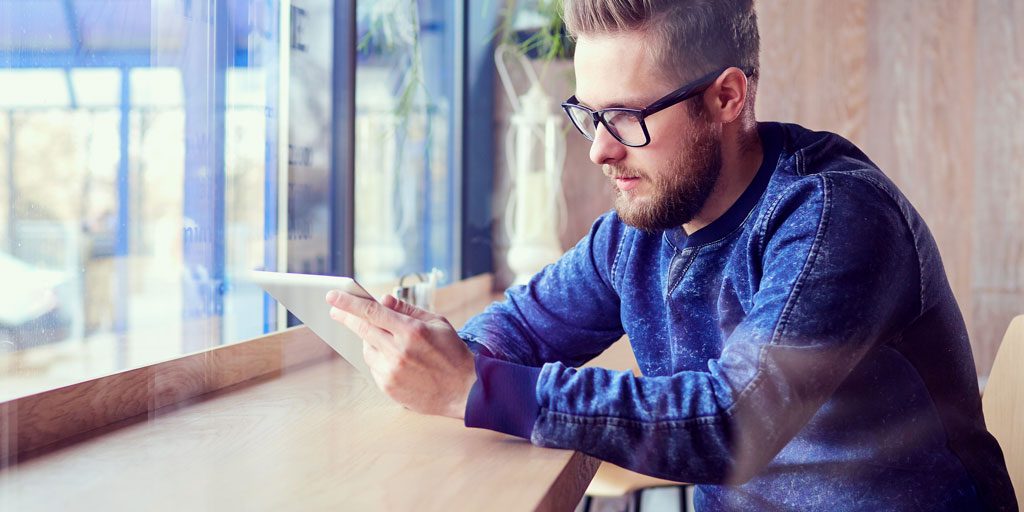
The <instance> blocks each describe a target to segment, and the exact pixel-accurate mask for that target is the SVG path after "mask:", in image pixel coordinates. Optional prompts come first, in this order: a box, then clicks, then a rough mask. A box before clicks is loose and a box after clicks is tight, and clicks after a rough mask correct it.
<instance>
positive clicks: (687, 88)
mask: <svg viewBox="0 0 1024 512" xmlns="http://www.w3.org/2000/svg"><path fill="white" fill-rule="evenodd" d="M730 67H731V66H730ZM727 69H729V68H728V67H726V68H722V69H720V70H718V71H715V72H714V73H709V74H707V75H705V76H702V77H700V78H698V79H697V80H694V81H693V82H690V83H688V84H686V85H684V86H682V87H680V88H678V89H676V90H674V91H672V92H670V93H668V94H666V95H665V96H662V98H661V99H659V100H658V101H655V102H654V103H651V104H650V105H648V106H647V108H643V109H635V108H605V109H601V110H591V109H589V108H587V107H584V106H583V105H580V100H578V99H576V96H572V97H571V98H569V99H567V100H565V103H562V110H565V114H566V115H568V116H569V119H570V120H572V124H573V125H574V126H575V127H576V129H577V130H579V131H580V133H582V134H583V136H584V137H586V138H587V139H588V140H591V141H593V140H594V137H595V136H596V135H597V124H598V123H601V124H603V125H604V127H605V129H607V130H608V133H610V134H612V137H615V140H617V141H619V142H621V143H623V144H625V145H627V146H629V147H631V148H639V147H642V146H646V145H648V144H650V143H651V134H650V133H649V132H648V131H647V123H645V122H644V118H646V117H647V116H650V115H653V114H655V113H657V112H661V111H662V110H665V109H666V108H668V107H671V106H672V105H675V104H677V103H681V102H683V101H686V100H688V99H690V98H692V97H694V96H696V95H698V94H700V93H702V92H704V91H706V90H707V88H708V87H711V84H713V83H715V80H717V79H718V77H719V76H721V74H722V73H725V71H726V70H727ZM739 69H740V70H742V71H743V74H745V75H747V76H748V77H749V76H753V75H754V72H755V70H754V69H753V68H746V67H741V68H739Z"/></svg>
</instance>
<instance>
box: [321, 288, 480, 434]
mask: <svg viewBox="0 0 1024 512" xmlns="http://www.w3.org/2000/svg"><path fill="white" fill-rule="evenodd" d="M326 299H327V303H328V304H330V305H331V306H332V307H331V318H333V319H334V320H335V321H337V322H339V323H341V324H344V325H345V327H348V328H349V329H351V330H352V331H353V332H355V333H356V335H358V336H359V337H360V338H361V339H362V340H363V358H364V359H365V360H366V364H367V366H369V367H370V373H371V374H372V375H373V379H374V380H375V381H376V382H377V386H378V387H380V389H381V390H382V391H384V393H385V394H386V395H388V396H390V397H391V398H392V399H393V400H395V401H396V402H398V403H400V404H402V405H403V406H405V407H407V408H409V409H411V410H413V411H416V412H419V413H423V414H434V415H442V416H449V417H452V418H460V419H461V418H462V417H463V416H464V414H465V410H466V400H467V398H468V397H469V390H470V388H472V387H473V383H474V382H476V369H475V367H474V363H473V354H472V353H471V352H470V351H469V348H467V347H466V345H465V343H463V342H462V340H461V339H460V338H459V336H458V334H456V332H455V329H454V328H452V326H451V324H450V323H448V320H447V319H445V318H444V317H442V316H440V315H435V314H433V313H430V312H428V311H424V310H422V309H420V308H417V307H415V306H413V305H411V304H409V303H406V302H403V301H401V300H398V299H396V298H395V297H392V296H390V295H388V296H386V297H384V300H383V301H382V302H381V303H377V302H374V301H371V300H367V299H362V298H359V297H356V296H354V295H350V294H348V293H343V292H338V291H331V292H330V293H328V294H327V297H326Z"/></svg>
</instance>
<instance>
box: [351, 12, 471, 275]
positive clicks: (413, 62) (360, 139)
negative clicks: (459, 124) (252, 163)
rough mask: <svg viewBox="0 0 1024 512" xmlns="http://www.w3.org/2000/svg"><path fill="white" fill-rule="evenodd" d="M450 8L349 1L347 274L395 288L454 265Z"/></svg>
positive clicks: (452, 26)
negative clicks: (354, 15)
mask: <svg viewBox="0 0 1024 512" xmlns="http://www.w3.org/2000/svg"><path fill="white" fill-rule="evenodd" d="M455 4H456V2H448V1H442V0H419V1H416V2H408V1H403V0H358V2H357V10H358V30H359V54H358V64H357V68H356V152H355V154H356V162H355V170H356V184H355V201H356V202H355V210H356V232H355V269H356V276H357V277H358V279H359V280H360V281H361V282H364V283H365V284H369V285H373V284H377V283H394V282H396V281H397V280H398V277H399V276H401V275H403V274H406V273H409V272H425V271H429V270H430V269H431V268H434V267H436V268H438V269H440V270H442V271H443V272H444V273H445V275H446V277H448V278H450V277H451V275H452V269H453V258H454V250H453V248H454V246H455V243H454V240H453V237H454V232H453V229H452V227H453V225H454V223H455V220H454V204H455V202H454V198H455V194H454V193H453V191H454V186H455V181H454V178H455V176H456V173H457V172H458V171H457V169H455V167H454V166H455V160H454V159H453V158H452V156H453V154H454V149H453V145H452V134H453V131H454V130H453V129H454V126H455V122H456V120H455V119H453V117H454V116H453V109H452V105H453V101H454V91H455V84H454V80H455V73H454V72H453V70H454V69H455V58H454V40H455V39H454V38H455V34H454V32H453V30H454V20H455V19H456V17H455V11H454V9H455Z"/></svg>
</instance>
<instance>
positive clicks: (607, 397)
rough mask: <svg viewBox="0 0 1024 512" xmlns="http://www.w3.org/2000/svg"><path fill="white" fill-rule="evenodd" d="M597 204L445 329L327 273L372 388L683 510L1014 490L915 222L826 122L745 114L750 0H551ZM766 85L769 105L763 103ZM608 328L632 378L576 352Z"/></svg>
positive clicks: (890, 506) (928, 243) (995, 502)
mask: <svg viewBox="0 0 1024 512" xmlns="http://www.w3.org/2000/svg"><path fill="white" fill-rule="evenodd" d="M565 21H566V25H567V27H568V29H569V31H570V33H571V34H572V36H573V37H574V38H576V51H575V57H574V60H575V71H576V94H575V95H574V96H573V97H571V98H569V99H568V100H567V101H566V102H565V103H564V104H563V109H564V110H565V112H566V114H567V115H568V117H569V119H570V120H571V121H572V122H573V124H574V126H575V127H576V128H577V129H578V130H579V132H580V133H581V134H582V135H583V136H585V137H586V138H587V139H589V140H591V141H592V146H591V149H590V159H591V160H592V161H593V162H594V163H595V164H596V165H598V166H600V167H601V168H602V169H603V171H604V174H605V175H607V176H608V177H609V179H610V180H611V181H612V183H613V184H614V186H615V187H616V189H617V198H616V201H615V208H614V210H613V211H610V212H608V213H607V214H605V215H603V216H601V217H600V218H599V219H597V221H596V222H595V223H594V225H593V227H592V229H591V230H590V233H589V235H587V236H586V237H585V238H584V239H583V240H581V241H580V242H579V243H578V244H577V245H576V246H575V247H574V248H573V249H572V250H570V251H568V252H567V253H566V254H565V255H564V256H563V257H562V258H561V259H560V260H559V261H558V262H556V263H554V264H552V265H550V266H548V267H547V268H545V269H544V270H543V271H541V272H540V273H538V274H537V275H536V276H535V277H534V278H533V279H532V280H531V281H530V282H529V283H528V284H527V285H525V286H520V287H515V288H512V289H510V290H509V291H508V292H507V294H506V299H505V300H504V301H503V302H500V303H495V304H493V305H491V306H490V307H489V308H488V309H487V310H486V311H484V312H483V313H482V314H480V315H479V316H477V317H475V318H473V319H472V320H471V321H470V322H469V323H468V324H467V325H466V327H465V328H464V329H463V330H462V331H461V332H458V333H456V332H455V331H454V330H453V329H452V328H451V326H450V325H449V324H448V323H447V321H445V320H444V319H443V318H441V317H438V316H436V315H432V314H430V313H427V312H424V311H421V310H418V309H416V308H413V307H411V306H409V305H408V304H405V303H402V302H399V301H397V300H395V299H393V298H388V299H386V300H385V302H384V305H385V306H386V307H379V305H376V304H374V303H372V302H369V301H363V300H361V299H358V298H355V297H351V296H346V295H344V294H336V293H332V294H331V295H330V296H329V298H328V300H329V302H331V303H332V304H333V306H334V308H332V314H333V315H334V317H335V318H336V319H337V320H338V321H340V322H343V323H344V324H345V325H347V326H349V327H350V328H352V329H353V330H355V331H356V332H357V333H359V334H360V336H361V337H362V338H363V340H364V342H365V350H364V354H365V358H366V361H367V363H368V364H369V365H370V367H371V369H372V372H373V374H374V378H375V380H376V381H377V383H378V384H379V385H380V387H381V388H382V389H383V390H384V391H385V392H387V394H388V395H390V396H391V397H392V398H394V399H395V400H397V401H398V402H400V403H402V404H403V405H405V406H406V407H408V408H410V409H413V410H416V411H420V412H423V413H428V414H444V415H448V416H453V417H457V418H463V417H464V418H465V424H466V425H467V426H470V427H482V428H489V429H493V430H497V431H501V432H505V433H508V434H511V435H515V436H519V437H522V438H525V439H528V440H530V441H531V442H532V443H534V444H537V445H540V446H546V447H554V448H565V449H572V450H579V451H582V452H585V453H588V454H591V455H593V456H596V457H598V458H600V459H602V460H606V461H610V462H613V463H615V464H617V465H619V466H623V467H625V468H629V469H632V470H634V471H637V472H640V473H644V474H648V475H652V476H655V477H660V478H667V479H672V480H677V481H683V482H692V483H695V484H697V487H696V493H695V502H696V505H697V508H698V509H700V510H704V509H706V510H775V509H783V510H826V509H827V510H978V509H985V508H988V509H999V510H1010V509H1013V510H1015V509H1016V508H1017V506H1016V500H1015V498H1014V493H1013V489H1012V486H1011V484H1010V481H1009V477H1008V476H1007V471H1006V466H1005V462H1004V460H1003V455H1002V452H1001V451H1000V449H999V446H998V444H997V442H996V441H995V439H994V438H993V437H992V436H991V435H990V434H989V433H988V432H987V430H986V428H985V422H984V418H983V417H982V410H981V401H980V397H979V392H978V383H977V375H976V373H975V369H974V362H973V358H972V355H971V350H970V345H969V343H968V338H967V332H966V328H965V326H964V321H963V318H962V315H961V313H960V311H959V308H958V306H957V303H956V300H955V299H954V297H953V294H952V292H951V290H950V287H949V284H948V282H947V279H946V275H945V271H944V270H943V267H942V263H941V261H940V258H939V251H938V249H937V248H936V245H935V241H934V240H933V239H932V237H931V235H930V234H929V231H928V229H927V227H926V226H925V223H924V222H923V220H922V219H921V217H920V216H919V215H918V213H917V212H916V211H915V210H914V208H913V207H912V206H911V205H910V203H909V202H908V201H907V199H906V198H905V197H904V195H903V194H902V193H901V192H900V191H899V190H898V189H897V187H896V186H895V185H894V184H893V183H892V182H891V181H890V180H889V179H888V178H887V177H886V176H885V174H883V173H882V171H881V170H879V169H878V167H877V166H876V165H875V164H874V163H872V162H871V161H870V160H869V159H868V157H867V156H865V155H864V154H863V153H862V152H861V151H860V150H858V149H857V148H856V147H855V146H854V145H853V144H851V143H850V142H849V141H847V140H845V139H843V138H841V137H839V136H838V135H835V134H831V133H826V132H812V131H809V130H807V129H805V128H802V127H800V126H797V125H793V124H781V123H768V122H758V121H757V120H756V119H755V115H754V96H755V93H756V89H757V79H758V73H759V62H758V53H759V45H760V43H759V36H758V30H757V18H756V14H755V12H754V8H753V5H752V1H751V0H566V1H565ZM769 101H770V99H769ZM624 334H627V335H628V336H629V340H630V343H631V346H632V349H633V352H634V354H635V355H636V359H637V362H638V363H639V366H640V369H641V370H642V373H643V375H642V376H639V377H637V376H634V375H633V374H632V373H630V372H623V371H612V370H607V369H602V368H582V369H580V368H578V367H579V366H580V365H581V364H582V363H584V362H586V361H588V360H590V359H592V358H593V357H595V356H596V355H598V354H600V353H601V352H602V351H604V350H605V349H606V348H607V347H608V346H609V345H611V344H612V343H613V342H615V341H616V340H618V339H619V338H620V337H621V336H623V335H624Z"/></svg>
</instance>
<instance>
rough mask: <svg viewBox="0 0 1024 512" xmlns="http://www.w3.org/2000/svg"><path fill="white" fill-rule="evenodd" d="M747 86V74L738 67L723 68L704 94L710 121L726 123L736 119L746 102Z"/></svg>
mask: <svg viewBox="0 0 1024 512" xmlns="http://www.w3.org/2000/svg"><path fill="white" fill-rule="evenodd" d="M747 86H748V83H747V75H746V74H744V73H743V71H741V70H740V69H739V68H735V67H733V68H729V69H727V70H725V72H723V73H722V74H721V75H720V76H719V77H718V79H717V80H715V83H713V84H711V87H709V88H708V92H707V94H706V95H705V96H704V101H705V104H706V105H705V106H706V107H707V112H708V113H709V114H710V115H711V121H713V122H716V123H722V124H726V123H731V122H733V121H735V120H736V119H738V118H739V117H740V114H741V113H742V112H743V107H744V105H746V103H747Z"/></svg>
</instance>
